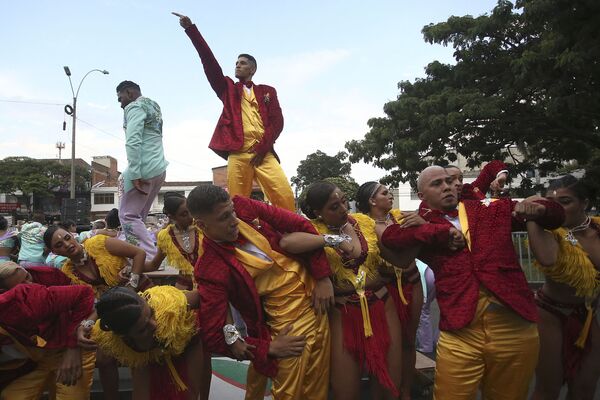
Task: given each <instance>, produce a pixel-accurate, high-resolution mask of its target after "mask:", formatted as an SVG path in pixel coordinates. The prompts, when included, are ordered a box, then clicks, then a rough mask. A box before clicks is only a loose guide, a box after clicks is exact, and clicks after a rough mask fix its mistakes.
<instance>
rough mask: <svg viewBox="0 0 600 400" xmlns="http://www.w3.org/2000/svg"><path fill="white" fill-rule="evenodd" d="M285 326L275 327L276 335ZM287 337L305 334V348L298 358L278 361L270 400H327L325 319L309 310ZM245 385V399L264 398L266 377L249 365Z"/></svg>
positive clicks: (327, 346)
mask: <svg viewBox="0 0 600 400" xmlns="http://www.w3.org/2000/svg"><path fill="white" fill-rule="evenodd" d="M282 325H284V324H282ZM285 325H287V323H286V324H285ZM284 327H285V326H279V327H277V328H276V329H277V330H276V331H275V332H278V331H279V330H281V329H283V328H284ZM289 335H291V336H301V335H306V346H305V347H304V351H303V352H302V355H301V356H300V357H293V358H284V359H280V360H278V362H277V368H278V371H277V376H276V377H275V378H273V385H272V389H271V394H272V396H273V400H324V399H327V392H328V390H329V361H330V360H329V353H330V337H329V325H328V320H327V316H326V315H322V316H320V317H318V316H315V314H314V311H313V310H312V309H311V308H309V309H308V312H307V313H305V314H304V315H303V316H301V317H300V318H298V319H297V320H296V321H295V322H294V323H293V329H292V331H291V332H290V333H289ZM246 382H247V383H246V397H245V398H246V400H258V399H260V400H262V399H264V397H265V387H266V384H267V378H266V377H265V376H264V375H261V374H259V373H258V372H256V370H255V369H254V368H253V367H252V364H250V367H249V368H248V376H247V377H246Z"/></svg>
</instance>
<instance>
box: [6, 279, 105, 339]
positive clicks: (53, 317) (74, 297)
mask: <svg viewBox="0 0 600 400" xmlns="http://www.w3.org/2000/svg"><path fill="white" fill-rule="evenodd" d="M93 308H94V291H93V290H92V288H91V287H89V286H81V285H71V286H51V287H46V286H43V285H38V284H34V283H32V284H20V285H17V286H15V287H14V288H12V289H10V290H8V291H6V292H4V293H2V294H0V326H2V327H3V328H4V329H5V330H6V331H7V332H9V333H10V334H11V335H12V336H13V337H14V338H15V339H16V340H18V341H19V342H20V343H21V344H23V345H25V346H35V345H36V343H34V342H33V341H32V337H34V336H36V335H37V336H39V337H41V338H42V339H44V340H45V341H46V345H45V346H44V347H45V348H47V349H61V348H67V347H76V346H77V337H76V336H75V330H76V329H77V327H78V326H79V323H80V322H81V321H83V320H84V319H86V318H87V317H88V316H89V315H90V314H91V313H92V310H93ZM5 339H6V338H2V341H3V342H4V340H5ZM9 342H10V341H9Z"/></svg>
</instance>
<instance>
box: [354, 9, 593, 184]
mask: <svg viewBox="0 0 600 400" xmlns="http://www.w3.org/2000/svg"><path fill="white" fill-rule="evenodd" d="M423 35H424V38H425V41H426V42H428V43H432V44H442V45H452V46H453V48H454V50H455V51H454V57H455V60H456V63H455V64H454V65H449V64H442V63H440V62H438V61H434V62H432V63H430V64H429V65H428V66H427V68H426V77H425V78H422V79H416V80H415V81H414V82H412V83H411V82H409V81H402V82H400V83H399V84H398V87H399V90H400V93H399V95H398V98H397V99H396V100H394V101H391V102H388V103H387V104H385V106H384V112H385V114H386V116H385V117H383V118H372V119H370V120H369V121H368V125H369V127H370V131H369V132H368V133H367V134H366V136H365V138H364V139H362V140H353V141H350V142H348V143H346V148H347V150H348V151H349V153H350V161H351V162H358V161H361V160H363V161H365V162H368V163H372V164H374V165H375V166H377V167H381V168H383V169H385V170H387V171H388V175H387V176H386V177H385V178H384V181H385V182H386V183H388V184H394V183H397V182H400V181H402V182H406V181H408V180H410V181H412V182H414V180H415V179H416V176H417V173H418V171H420V170H421V169H423V168H424V167H425V166H427V165H428V164H432V163H434V164H441V165H445V164H448V163H452V162H454V161H455V160H456V159H457V155H459V154H460V155H462V156H464V157H465V158H466V159H467V165H468V166H469V167H475V166H477V165H480V164H481V163H482V162H484V161H489V160H491V159H506V158H509V159H510V158H511V156H513V154H512V152H511V149H515V148H518V149H519V150H521V151H520V152H521V153H522V157H514V160H513V161H514V163H515V166H514V169H515V170H516V172H522V171H526V170H532V169H534V168H537V169H539V170H540V172H541V173H545V172H551V171H556V170H558V169H560V168H561V166H563V165H565V164H567V163H569V164H570V165H572V166H574V167H575V166H579V167H583V168H585V169H586V170H587V172H588V174H590V173H593V174H595V175H597V174H598V172H597V171H598V170H600V158H599V157H598V156H597V149H598V148H599V147H600V132H599V119H600V41H599V40H598V38H599V37H600V2H598V1H593V0H554V1H547V0H519V1H517V2H516V4H514V5H513V4H512V3H511V2H509V1H506V0H500V1H498V4H497V6H496V7H495V8H494V9H493V11H492V12H491V13H490V14H486V15H482V16H479V17H476V18H474V17H472V16H469V15H467V16H463V17H454V16H453V17H450V18H449V19H448V20H447V21H446V22H442V23H438V24H430V25H428V26H426V27H424V28H423ZM523 184H524V185H525V186H527V185H529V186H531V184H532V182H531V181H528V180H524V182H523Z"/></svg>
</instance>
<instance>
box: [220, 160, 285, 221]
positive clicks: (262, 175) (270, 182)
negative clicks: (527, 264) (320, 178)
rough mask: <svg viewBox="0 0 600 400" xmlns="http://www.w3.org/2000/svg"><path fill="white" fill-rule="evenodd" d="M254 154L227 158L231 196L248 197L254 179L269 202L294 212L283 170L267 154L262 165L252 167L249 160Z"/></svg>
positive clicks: (228, 185)
mask: <svg viewBox="0 0 600 400" xmlns="http://www.w3.org/2000/svg"><path fill="white" fill-rule="evenodd" d="M255 155H256V154H255V153H231V154H229V157H228V158H227V187H228V190H229V194H230V195H231V196H235V195H240V196H244V197H250V193H252V180H253V179H254V178H256V180H257V181H258V183H259V185H260V187H261V188H262V190H263V192H264V193H265V195H266V196H267V197H268V199H269V201H270V202H271V203H272V204H273V205H275V206H277V207H281V208H285V209H287V210H290V211H295V210H296V205H295V201H294V193H293V192H292V188H291V186H290V184H289V182H288V179H287V177H286V176H285V173H284V172H283V169H282V168H281V165H280V164H279V162H277V159H276V158H275V156H274V155H273V153H271V152H269V153H267V155H266V156H265V158H264V159H263V162H262V164H260V165H259V166H258V167H254V166H252V165H251V164H250V160H252V157H254V156H255Z"/></svg>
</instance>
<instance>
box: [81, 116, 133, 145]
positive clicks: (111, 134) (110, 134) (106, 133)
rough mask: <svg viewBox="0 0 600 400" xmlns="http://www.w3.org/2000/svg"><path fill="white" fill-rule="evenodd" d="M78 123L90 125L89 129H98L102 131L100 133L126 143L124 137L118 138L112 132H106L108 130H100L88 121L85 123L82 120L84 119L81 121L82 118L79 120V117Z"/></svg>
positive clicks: (99, 129)
mask: <svg viewBox="0 0 600 400" xmlns="http://www.w3.org/2000/svg"><path fill="white" fill-rule="evenodd" d="M77 121H79V122H83V123H84V124H86V125H88V126H89V127H91V128H94V129H96V130H97V131H100V132H102V133H104V134H105V135H108V136H111V137H113V138H115V139H118V140H120V141H122V142H123V141H124V139H123V137H122V136H117V135H115V134H113V133H110V132H108V131H106V130H104V129H102V128H98V127H97V126H96V125H93V124H90V123H89V122H87V121H84V120H82V119H81V118H79V117H77Z"/></svg>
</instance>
